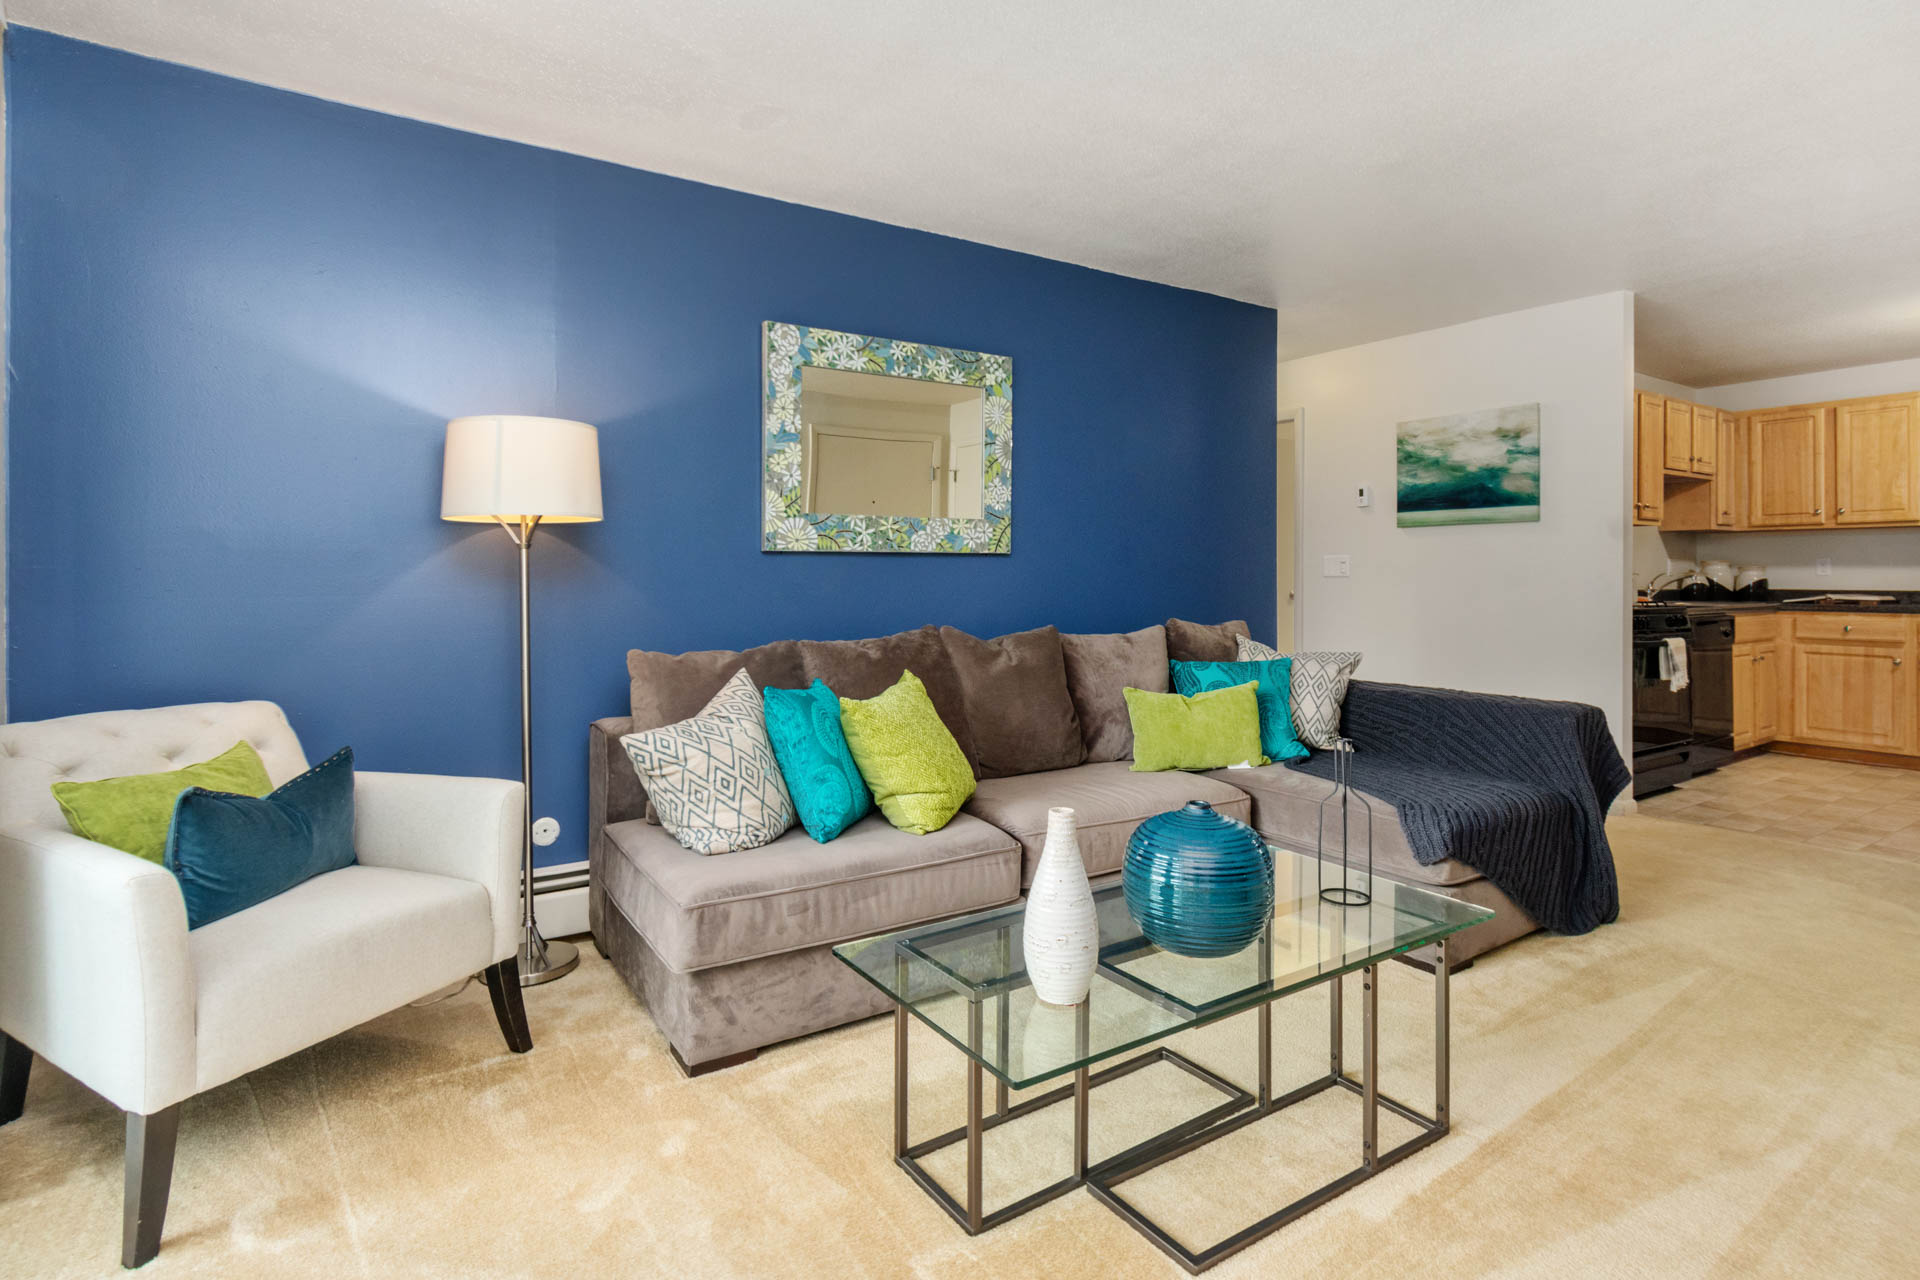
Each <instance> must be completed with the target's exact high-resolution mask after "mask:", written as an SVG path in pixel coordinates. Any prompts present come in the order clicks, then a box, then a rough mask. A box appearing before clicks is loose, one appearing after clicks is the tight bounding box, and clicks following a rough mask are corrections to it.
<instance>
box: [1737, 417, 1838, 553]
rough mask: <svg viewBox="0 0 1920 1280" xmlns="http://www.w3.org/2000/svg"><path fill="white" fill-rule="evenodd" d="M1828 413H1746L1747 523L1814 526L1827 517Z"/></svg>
mask: <svg viewBox="0 0 1920 1280" xmlns="http://www.w3.org/2000/svg"><path fill="white" fill-rule="evenodd" d="M1826 425H1827V411H1826V409H1825V407H1824V406H1821V405H1801V406H1797V407H1794V408H1790V409H1763V410H1760V411H1758V412H1755V413H1751V414H1749V415H1747V429H1746V448H1747V523H1748V524H1749V525H1751V526H1752V527H1754V528H1756V529H1791V528H1819V527H1821V526H1823V525H1826V524H1829V523H1831V521H1830V520H1829V518H1828V515H1827V431H1826Z"/></svg>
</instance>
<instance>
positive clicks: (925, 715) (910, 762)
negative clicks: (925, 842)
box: [840, 671, 974, 836]
mask: <svg viewBox="0 0 1920 1280" xmlns="http://www.w3.org/2000/svg"><path fill="white" fill-rule="evenodd" d="M840 728H841V729H842V731H844V732H845V733H846V735H847V749H848V750H849V751H851V752H853V762H854V764H855V765H857V766H858V767H859V769H860V776H861V777H862V778H865V779H866V782H867V786H868V788H869V789H870V790H872V792H873V798H874V800H876V801H877V802H878V803H879V805H880V812H881V813H883V814H885V815H886V818H887V821H888V822H891V823H892V824H893V825H894V826H896V827H898V828H900V829H901V830H902V831H911V832H912V833H913V834H914V835H917V836H923V835H926V834H927V833H928V832H929V831H938V830H939V829H940V828H942V827H944V826H946V825H947V823H949V822H951V821H953V815H954V814H956V813H958V812H960V806H961V805H963V804H965V803H966V802H967V797H969V796H971V795H972V794H973V785H974V784H973V766H972V765H970V764H968V763H967V757H966V754H965V753H964V752H962V751H961V750H960V744H959V743H958V742H955V741H954V739H953V734H952V733H951V732H950V731H949V730H948V729H947V726H946V725H945V724H944V723H943V722H942V721H941V719H940V713H939V712H938V711H935V710H934V709H933V699H932V698H929V697H928V696H927V686H926V685H924V684H921V683H920V677H919V676H916V675H915V674H913V672H911V671H905V672H902V673H901V675H900V680H899V682H898V683H897V684H895V685H894V686H893V688H891V689H888V690H887V691H886V692H885V693H882V694H880V695H879V696H878V697H874V698H866V699H854V698H842V699H840Z"/></svg>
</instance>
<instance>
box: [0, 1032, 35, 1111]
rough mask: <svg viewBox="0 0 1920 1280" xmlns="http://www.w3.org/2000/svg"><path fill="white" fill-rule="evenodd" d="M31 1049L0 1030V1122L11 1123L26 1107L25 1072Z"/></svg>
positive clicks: (31, 1054) (29, 1067)
mask: <svg viewBox="0 0 1920 1280" xmlns="http://www.w3.org/2000/svg"><path fill="white" fill-rule="evenodd" d="M32 1070H33V1050H31V1049H29V1048H27V1046H25V1045H23V1044H21V1043H20V1042H19V1041H18V1040H15V1039H14V1038H13V1037H12V1036H10V1035H8V1034H7V1033H6V1032H4V1031H0V1124H12V1123H13V1122H14V1121H15V1120H18V1119H19V1118H20V1113H21V1112H22V1111H25V1110H26V1109H27V1073H28V1072H29V1071H32Z"/></svg>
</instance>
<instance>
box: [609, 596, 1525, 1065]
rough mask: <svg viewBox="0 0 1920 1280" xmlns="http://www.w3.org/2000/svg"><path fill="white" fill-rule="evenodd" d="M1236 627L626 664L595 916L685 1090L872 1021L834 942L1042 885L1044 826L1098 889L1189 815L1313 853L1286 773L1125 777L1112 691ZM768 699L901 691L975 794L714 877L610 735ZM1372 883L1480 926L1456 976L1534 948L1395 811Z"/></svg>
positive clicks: (1303, 795)
mask: <svg viewBox="0 0 1920 1280" xmlns="http://www.w3.org/2000/svg"><path fill="white" fill-rule="evenodd" d="M1237 634H1239V635H1244V634H1246V625H1245V624H1244V623H1239V622H1233V623H1225V624H1221V625H1219V626H1201V625H1197V624H1193V623H1185V622H1180V621H1178V620H1174V621H1170V622H1169V623H1167V624H1166V626H1164V627H1161V626H1154V627H1148V628H1145V629H1144V630H1141V631H1136V632H1131V633H1125V634H1116V635H1063V634H1061V633H1059V632H1057V631H1055V630H1054V629H1053V628H1051V627H1045V628H1041V629H1039V630H1037V631H1028V632H1020V633H1016V634H1014V635H1011V636H1003V637H999V638H998V639H996V640H992V641H984V640H979V639H977V638H975V637H972V636H969V635H966V634H965V633H963V632H958V631H954V630H953V629H951V628H943V629H936V628H933V627H923V628H921V629H919V630H918V631H909V632H903V633H901V634H899V635H895V636H886V637H881V638H877V639H873V640H860V641H829V642H814V641H781V642H778V643H775V644H771V645H766V646H762V647H761V648H759V649H752V650H748V651H746V652H744V653H733V652H726V651H710V652H704V653H691V654H660V653H648V652H644V651H640V650H635V651H634V652H633V653H631V654H629V655H628V674H629V676H630V680H631V705H630V707H629V711H628V714H627V715H624V716H613V717H609V718H607V719H603V720H598V721H595V722H594V724H593V726H592V728H591V730H590V736H589V741H590V750H591V753H592V754H591V763H590V768H589V777H590V779H591V781H590V788H589V826H590V831H591V837H590V840H591V844H590V852H589V859H590V870H589V894H588V904H589V905H588V911H589V919H590V923H591V927H592V930H593V936H594V941H595V943H596V944H597V945H598V947H599V948H600V951H601V953H602V954H603V955H605V956H607V957H608V958H609V959H610V960H611V961H612V962H613V964H614V966H615V967H616V968H617V969H618V970H619V972H620V974H621V976H622V977H623V978H624V979H625V980H626V982H627V984H628V985H629V986H630V987H632V989H633V990H634V992H635V993H636V994H637V995H639V997H640V998H641V999H642V1000H643V1001H644V1002H645V1004H646V1006H647V1009H648V1011H649V1012H651V1013H652V1015H653V1017H654V1020H655V1021H656V1022H657V1023H658V1024H659V1026H660V1029H661V1030H662V1031H663V1032H664V1033H665V1035H666V1037H667V1039H668V1041H669V1043H670V1044H671V1045H672V1048H673V1052H674V1054H675V1056H676V1058H677V1059H678V1060H679V1062H680V1065H681V1066H682V1067H683V1068H685V1069H686V1070H687V1071H688V1072H689V1073H690V1074H698V1073H699V1072H702V1071H705V1070H712V1069H714V1068H717V1067H721V1066H726V1065H730V1064H731V1063H734V1062H738V1061H742V1060H744V1059H746V1058H750V1057H752V1056H753V1055H754V1054H755V1053H757V1052H758V1051H759V1050H760V1049H761V1048H762V1047H764V1046H766V1045H770V1044H775V1043H778V1042H779V1041H782V1040H788V1039H792V1038H793V1037H795V1036H801V1035H806V1034H808V1033H810V1032H814V1031H819V1030H823V1029H825V1028H828V1027H834V1026H839V1025H840V1024H842V1023H846V1022H851V1021H855V1020H857V1019H860V1018H866V1017H871V1016H873V1015H875V1014H878V1013H882V1012H885V1011H886V1009H887V1008H888V1007H889V1006H888V1004H887V1001H886V998H885V997H884V996H882V995H881V994H880V993H879V992H878V991H876V990H875V989H874V988H873V987H872V986H871V985H870V984H868V983H866V982H865V981H863V980H862V979H860V978H859V977H857V976H856V975H855V974H854V973H853V971H852V970H851V969H849V968H848V967H846V966H845V965H842V964H841V963H840V962H839V961H837V960H835V959H834V958H833V955H832V947H833V946H834V945H835V944H837V943H840V942H845V941H848V940H851V939H855V938H861V937H867V936H870V935H873V934H876V933H886V932H891V931H893V930H896V929H903V928H906V927H908V926H911V925H915V924H919V923H923V922H927V921H933V920H939V919H942V918H945V917H949V916H956V915H962V914H966V913H968V912H973V911H981V910H985V909H987V908H989V907H994V906H999V905H1001V904H1004V903H1008V902H1012V901H1015V900H1017V899H1018V898H1019V897H1020V896H1021V893H1022V891H1023V889H1024V887H1025V886H1026V885H1027V884H1028V883H1030V882H1031V880H1032V878H1033V869H1034V865H1035V863H1036V862H1037V861H1038V859H1039V856H1040V849H1041V845H1042V843H1043V842H1044V840H1045V837H1046V825H1047V810H1048V808H1050V807H1052V806H1054V805H1069V806H1071V807H1072V808H1073V809H1075V810H1076V811H1077V813H1078V815H1079V826H1080V842H1081V853H1082V856H1083V857H1084V858H1085V860H1086V863H1087V870H1088V872H1089V874H1091V875H1093V876H1096V877H1098V876H1102V875H1109V874H1112V873H1115V872H1117V871H1119V869H1120V866H1121V862H1122V860H1123V859H1124V857H1125V854H1126V845H1127V840H1128V837H1130V836H1131V835H1132V834H1133V830H1134V828H1135V827H1136V826H1138V825H1139V824H1140V822H1141V821H1143V820H1144V819H1146V818H1148V817H1151V816H1152V815H1154V814H1157V813H1162V812H1165V811H1166V810H1168V809H1174V808H1178V807H1179V806H1180V805H1182V804H1184V803H1185V802H1187V801H1189V800H1205V801H1208V802H1209V803H1211V804H1212V805H1213V806H1214V808H1215V809H1217V810H1219V811H1220V812H1222V813H1225V814H1228V815H1230V816H1232V817H1235V818H1239V819H1240V820H1242V821H1245V822H1249V823H1251V824H1252V825H1253V826H1254V827H1255V828H1256V829H1257V830H1259V831H1260V832H1261V833H1262V834H1264V835H1266V836H1267V837H1268V838H1269V839H1270V840H1272V841H1273V842H1274V843H1276V844H1280V845H1284V846H1287V847H1289V848H1292V849H1295V850H1300V851H1305V852H1311V851H1312V850H1313V848H1314V844H1315V841H1314V831H1315V818H1316V810H1317V806H1318V804H1319V801H1320V799H1321V798H1322V797H1323V796H1324V795H1325V794H1326V793H1327V790H1328V787H1327V784H1326V782H1324V781H1323V780H1321V779H1319V778H1315V777H1311V776H1308V775H1305V774H1301V773H1298V772H1296V771H1293V770H1291V769H1288V768H1286V767H1285V766H1284V765H1267V766H1264V767H1262V768H1257V769H1234V770H1230V771H1229V770H1221V771H1219V772H1216V773H1211V774H1203V773H1134V772H1132V771H1131V769H1130V768H1129V765H1130V762H1131V755H1132V728H1131V725H1130V723H1129V721H1128V718H1127V714H1126V706H1125V701H1124V699H1123V698H1122V697H1121V694H1120V690H1121V689H1122V688H1124V687H1127V686H1132V687H1134V688H1143V689H1153V690H1162V691H1164V690H1165V689H1166V688H1167V687H1168V667H1167V664H1168V661H1169V659H1193V660H1227V659H1231V658H1232V657H1233V656H1234V637H1235V635H1237ZM741 669H745V670H746V671H747V672H748V674H749V675H751V676H752V677H753V678H754V680H755V681H756V682H757V683H759V684H760V685H761V686H763V687H764V686H766V685H775V686H779V687H799V686H802V685H805V684H807V683H808V682H810V681H811V680H813V679H815V678H818V679H822V680H825V681H826V683H827V684H828V686H829V687H831V688H833V689H834V690H835V691H836V692H838V693H841V694H842V695H844V696H847V697H855V698H861V697H871V696H873V695H874V694H877V693H879V692H880V691H881V690H883V689H885V688H886V687H888V686H889V685H891V684H892V683H893V682H894V681H895V680H897V679H898V678H899V675H900V672H901V671H903V670H907V669H911V670H912V671H913V672H914V673H915V674H916V675H918V676H919V677H920V678H921V679H922V681H924V682H925V684H926V685H927V690H928V693H929V695H930V696H931V697H932V699H933V702H934V705H935V707H936V708H937V709H938V710H939V712H940V714H941V717H942V719H943V720H944V721H945V722H946V723H947V725H948V727H949V728H950V729H952V730H953V733H954V737H955V739H956V740H957V741H958V742H959V743H960V745H961V747H962V749H963V750H964V751H965V752H966V753H967V755H968V757H969V759H971V760H972V761H973V762H974V767H975V773H976V775H977V776H978V779H979V781H978V790H977V791H976V792H975V794H974V796H973V798H972V799H971V800H970V801H968V803H967V805H966V807H965V809H964V810H963V811H962V812H961V814H960V815H959V816H958V817H956V818H955V819H954V820H953V821H952V822H951V823H950V824H948V825H947V826H946V827H944V828H943V829H941V830H939V831H936V832H934V833H932V834H930V835H925V836H914V835H909V834H906V833H904V832H900V831H897V830H895V829H894V828H893V827H891V826H889V825H887V822H886V820H885V819H884V818H882V817H881V816H880V815H879V814H877V813H875V814H870V815H868V816H867V817H866V818H864V819H862V820H861V821H860V822H859V823H857V824H855V825H854V826H853V827H852V828H850V829H849V830H848V831H847V832H845V833H844V834H843V835H841V836H840V837H839V838H838V839H837V840H834V841H832V842H831V843H829V844H825V845H821V844H817V843H815V842H814V841H813V840H812V839H811V838H810V837H808V835H807V834H806V833H805V832H804V831H803V830H801V829H800V828H799V827H797V826H796V827H795V828H793V829H792V830H791V831H789V832H787V833H786V834H785V835H784V836H781V837H780V838H779V839H777V840H775V841H773V842H772V843H771V844H769V845H766V846H764V847H762V848H759V849H750V850H745V851H741V852H737V853H727V854H720V855H713V856H707V855H702V854H698V853H693V852H690V851H689V850H687V849H684V848H682V847H681V846H680V845H679V844H678V842H676V841H675V840H674V839H673V837H672V836H670V835H668V834H667V832H666V830H665V829H664V828H662V827H660V826H659V825H658V824H657V821H656V820H651V819H650V817H649V814H648V808H647V799H646V795H645V792H644V790H643V789H642V786H641V783H640V780H639V778H638V776H637V775H636V774H635V773H634V770H633V766H632V765H631V764H630V763H629V761H628V759H627V756H626V752H625V751H624V749H623V748H622V747H621V745H620V737H621V735H622V734H625V733H630V732H635V731H637V730H644V729H650V728H656V727H658V726H660V725H665V724H671V723H674V722H676V721H679V720H683V719H686V718H687V717H689V716H691V715H693V714H695V713H696V712H697V711H699V710H700V708H701V707H702V706H703V705H705V703H706V701H707V699H708V698H710V697H712V695H713V694H714V693H715V692H716V691H717V690H718V689H719V688H720V686H721V685H722V684H723V683H724V682H725V681H726V679H727V678H728V677H729V676H731V675H732V674H733V673H734V672H736V671H739V670H741ZM1375 808H1376V810H1377V811H1378V813H1379V815H1380V821H1379V822H1378V824H1377V825H1376V828H1375V837H1374V840H1375V843H1374V859H1375V870H1376V872H1377V873H1378V874H1383V875H1386V876H1390V877H1393V878H1396V879H1401V880H1406V881H1409V882H1412V883H1417V884H1421V885H1424V886H1427V887H1430V888H1433V889H1435V890H1437V891H1439V892H1441V893H1445V894H1449V895H1451V896H1454V897H1458V898H1462V899H1465V900H1467V901H1471V902H1475V903H1478V904H1480V905H1483V906H1489V907H1492V908H1493V909H1494V910H1495V911H1496V912H1497V913H1498V914H1497V915H1496V916H1495V918H1494V919H1493V920H1491V921H1488V922H1487V923H1485V924H1483V925H1479V926H1476V927H1475V928H1474V929H1471V930H1468V931H1467V932H1465V933H1463V934H1461V935H1460V936H1459V937H1458V938H1457V939H1455V941H1454V942H1453V944H1452V952H1451V954H1452V957H1453V960H1454V963H1455V964H1456V965H1457V964H1464V963H1465V962H1467V961H1469V960H1471V959H1472V958H1473V957H1474V956H1475V955H1477V954H1479V953H1481V952H1483V951H1486V950H1488V949H1489V948H1492V947H1495V946H1498V945H1500V944H1501V943H1503V942H1506V941H1509V940H1510V939H1512V938H1515V937H1518V936H1520V935H1521V934H1524V933H1528V932H1531V931H1532V930H1533V929H1534V928H1536V926H1535V924H1534V923H1533V921H1531V920H1530V919H1528V918H1527V916H1526V915H1525V914H1524V913H1522V912H1521V911H1520V910H1519V909H1518V908H1517V907H1515V906H1514V905H1513V904H1512V903H1511V902H1509V901H1508V900H1507V899H1506V898H1505V897H1504V896H1503V895H1502V894H1501V893H1500V891H1499V890H1497V889H1495V888H1494V887H1493V886H1492V885H1491V884H1490V883H1488V882H1487V881H1486V880H1485V879H1484V878H1483V877H1481V876H1480V875H1479V873H1477V872H1475V871H1474V870H1473V869H1472V868H1470V867H1467V866H1464V865H1462V864H1460V863H1457V862H1453V861H1447V862H1442V863H1439V864H1437V865H1432V866H1422V865H1421V864H1420V863H1419V862H1417V861H1416V860H1415V859H1414V857H1413V854H1412V851H1411V850H1410V849H1409V848H1408V847H1407V843H1406V840H1405V838H1404V836H1403V835H1402V834H1401V832H1400V830H1399V828H1398V826H1397V824H1396V822H1395V821H1394V817H1393V810H1392V808H1391V806H1388V805H1385V804H1383V803H1381V802H1378V801H1376V802H1375Z"/></svg>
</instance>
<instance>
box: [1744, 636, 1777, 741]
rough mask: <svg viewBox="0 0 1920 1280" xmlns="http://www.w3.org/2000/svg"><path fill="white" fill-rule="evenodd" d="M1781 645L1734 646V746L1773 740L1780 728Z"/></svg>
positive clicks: (1771, 643)
mask: <svg viewBox="0 0 1920 1280" xmlns="http://www.w3.org/2000/svg"><path fill="white" fill-rule="evenodd" d="M1779 671H1780V647H1779V646H1778V645H1776V644H1774V643H1773V642H1771V641H1769V642H1767V643H1765V644H1736V645H1735V646H1733V749H1734V750H1735V751H1745V750H1746V749H1747V748H1749V747H1758V746H1762V745H1764V744H1766V743H1769V742H1772V741H1773V740H1774V738H1775V737H1777V736H1778V735H1779V732H1780V681H1779V679H1778V675H1779Z"/></svg>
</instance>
